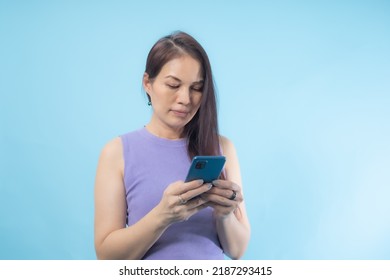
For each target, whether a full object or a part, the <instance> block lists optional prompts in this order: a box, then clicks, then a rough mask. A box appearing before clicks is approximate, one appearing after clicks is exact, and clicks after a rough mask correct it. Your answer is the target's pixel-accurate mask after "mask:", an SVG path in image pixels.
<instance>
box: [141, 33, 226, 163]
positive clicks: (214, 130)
mask: <svg viewBox="0 0 390 280" xmlns="http://www.w3.org/2000/svg"><path fill="white" fill-rule="evenodd" d="M183 55H190V56H191V57H192V58H194V59H195V60H197V61H198V62H199V63H200V65H201V70H202V77H203V90H202V99H201V104H200V107H199V110H198V112H197V113H196V114H195V116H194V117H193V118H192V120H191V121H190V122H189V123H188V124H187V125H186V126H185V127H184V130H183V135H182V136H183V137H186V138H187V151H188V155H189V157H190V158H192V157H193V156H195V155H219V154H220V146H219V133H218V117H217V102H216V96H215V89H214V81H213V75H212V72H211V65H210V61H209V58H208V56H207V54H206V51H205V50H204V49H203V47H202V46H201V45H200V44H199V43H198V42H197V41H196V40H195V39H194V38H193V37H192V36H190V35H189V34H187V33H185V32H181V31H178V32H175V33H172V34H171V35H168V36H165V37H163V38H161V39H160V40H158V41H157V42H156V44H154V46H153V47H152V49H151V50H150V52H149V54H148V57H147V60H146V68H145V73H147V74H148V76H149V79H150V80H153V79H154V78H156V76H157V75H158V74H159V73H160V71H161V69H162V67H163V66H164V65H165V64H166V63H167V62H169V61H170V60H172V59H175V58H178V57H180V56H183ZM148 99H149V101H150V96H149V95H148Z"/></svg>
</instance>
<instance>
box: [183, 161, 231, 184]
mask: <svg viewBox="0 0 390 280" xmlns="http://www.w3.org/2000/svg"><path fill="white" fill-rule="evenodd" d="M225 161H226V158H225V157H224V156H195V157H194V158H193V159H192V163H191V167H190V169H189V171H188V175H187V178H186V182H189V181H193V180H197V179H203V181H204V182H205V183H211V182H212V181H214V180H216V179H218V178H219V175H220V174H221V172H222V169H223V166H224V165H225Z"/></svg>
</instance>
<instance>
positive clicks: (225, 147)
mask: <svg viewBox="0 0 390 280" xmlns="http://www.w3.org/2000/svg"><path fill="white" fill-rule="evenodd" d="M219 142H220V144H221V147H222V151H223V153H224V154H227V155H229V154H231V153H234V154H235V153H236V149H235V147H234V144H233V142H232V141H230V139H229V138H227V137H226V136H223V135H220V136H219Z"/></svg>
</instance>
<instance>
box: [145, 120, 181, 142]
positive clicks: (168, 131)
mask: <svg viewBox="0 0 390 280" xmlns="http://www.w3.org/2000/svg"><path fill="white" fill-rule="evenodd" d="M145 127H146V129H147V130H148V131H149V132H150V133H152V134H153V135H156V136H157V137H160V138H165V139H170V140H177V139H181V138H183V136H182V132H183V128H180V129H173V128H168V127H163V126H157V125H155V124H153V123H152V122H150V123H148V124H147V125H146V126H145Z"/></svg>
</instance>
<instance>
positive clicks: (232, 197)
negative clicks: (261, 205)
mask: <svg viewBox="0 0 390 280" xmlns="http://www.w3.org/2000/svg"><path fill="white" fill-rule="evenodd" d="M232 192H233V193H232V195H231V196H230V197H229V199H230V200H235V199H236V196H237V193H236V191H234V190H232Z"/></svg>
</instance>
